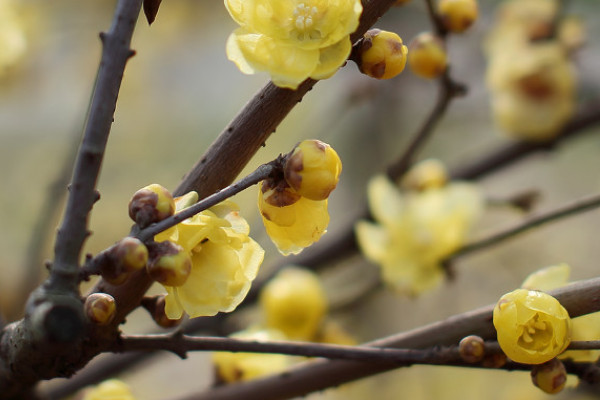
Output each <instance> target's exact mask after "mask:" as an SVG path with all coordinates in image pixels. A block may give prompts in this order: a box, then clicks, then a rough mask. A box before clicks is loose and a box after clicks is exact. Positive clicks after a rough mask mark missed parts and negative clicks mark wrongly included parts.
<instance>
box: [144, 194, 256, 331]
mask: <svg viewBox="0 0 600 400" xmlns="http://www.w3.org/2000/svg"><path fill="white" fill-rule="evenodd" d="M192 193H193V192H192ZM190 197H191V199H190ZM195 199H197V195H196V194H195V193H193V194H188V195H186V196H184V197H180V198H178V199H175V203H176V205H177V206H178V209H180V208H181V205H182V204H187V203H190V202H191V203H193V202H195ZM249 233H250V228H249V226H248V223H247V222H246V220H245V219H244V218H243V217H242V216H240V214H239V208H238V207H237V205H236V204H235V203H233V202H232V201H228V200H226V201H224V202H222V203H219V204H217V205H216V206H213V207H211V208H209V209H208V210H205V211H202V212H201V213H199V214H196V215H195V216H193V217H191V218H188V219H186V220H184V221H182V222H181V223H179V224H177V225H175V226H174V227H172V228H170V229H168V230H166V231H164V232H162V233H160V234H158V235H156V238H155V240H156V241H158V242H160V241H165V240H170V241H172V242H175V243H177V244H178V245H180V246H181V247H183V248H184V249H185V250H186V251H188V252H189V253H190V255H191V258H192V270H191V272H190V275H189V277H188V278H187V280H186V281H185V283H184V284H183V285H182V286H178V287H170V286H165V289H166V290H167V296H166V297H165V313H166V315H167V317H168V318H170V319H179V318H180V317H181V316H182V314H183V312H184V311H185V312H186V313H187V314H188V315H189V316H190V317H192V318H193V317H199V316H209V315H215V314H216V313H218V312H231V311H233V310H234V309H235V308H236V307H237V306H238V304H240V303H241V302H242V300H243V299H244V298H245V297H246V294H247V293H248V291H249V290H250V286H251V284H252V281H253V280H254V278H255V277H256V274H257V273H258V269H259V267H260V265H261V263H262V261H263V257H264V250H263V249H262V248H261V247H260V245H258V243H256V242H255V241H254V240H253V239H252V238H250V237H249V236H248V235H249Z"/></svg>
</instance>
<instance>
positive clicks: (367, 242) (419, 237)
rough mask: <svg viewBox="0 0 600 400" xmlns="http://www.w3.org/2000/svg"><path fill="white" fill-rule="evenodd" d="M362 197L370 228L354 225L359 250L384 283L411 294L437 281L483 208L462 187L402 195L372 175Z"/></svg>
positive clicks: (468, 187) (472, 191) (475, 194)
mask: <svg viewBox="0 0 600 400" xmlns="http://www.w3.org/2000/svg"><path fill="white" fill-rule="evenodd" d="M368 198H369V206H370V208H371V213H372V215H373V217H374V218H375V220H376V223H373V222H369V221H359V222H358V223H357V224H356V226H355V231H356V237H357V240H358V244H359V247H360V249H361V251H362V252H363V254H364V255H365V257H367V259H369V260H371V261H373V262H375V263H377V264H379V266H380V267H381V270H382V274H383V280H384V282H385V283H386V284H388V285H389V286H391V287H392V288H393V289H395V290H396V291H398V292H400V293H407V294H412V295H416V294H419V293H421V292H423V291H425V290H427V289H430V288H433V287H435V286H436V285H437V284H439V283H440V282H441V280H442V277H443V269H442V266H441V262H442V261H443V260H444V259H445V258H446V257H448V256H449V255H450V254H452V253H453V252H454V251H456V250H458V249H459V248H460V247H461V246H462V245H463V244H464V243H465V241H466V239H467V235H468V232H469V230H470V228H471V226H472V225H473V223H474V222H475V221H476V220H477V218H478V217H479V215H480V214H481V211H482V209H483V196H482V194H481V192H480V190H479V189H478V188H477V187H476V186H475V185H472V184H468V183H465V182H453V183H449V184H448V185H446V186H443V187H435V186H433V187H431V188H428V189H425V190H422V191H419V192H406V193H402V192H401V191H400V190H399V188H398V187H396V186H395V185H394V184H393V183H392V182H391V181H390V180H389V179H387V178H386V177H384V176H377V177H375V178H373V179H372V180H371V181H370V182H369V186H368Z"/></svg>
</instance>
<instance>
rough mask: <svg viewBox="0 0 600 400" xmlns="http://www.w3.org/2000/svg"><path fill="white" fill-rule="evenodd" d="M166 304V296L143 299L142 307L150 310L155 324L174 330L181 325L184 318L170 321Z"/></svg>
mask: <svg viewBox="0 0 600 400" xmlns="http://www.w3.org/2000/svg"><path fill="white" fill-rule="evenodd" d="M165 304H166V302H165V296H164V295H160V296H156V297H151V298H144V299H142V306H144V308H145V309H146V310H148V312H149V313H150V315H151V316H152V319H153V320H154V322H156V324H157V325H158V326H160V327H161V328H173V327H175V326H178V325H179V324H181V321H182V320H183V317H181V318H178V319H169V318H168V317H167V314H166V313H165Z"/></svg>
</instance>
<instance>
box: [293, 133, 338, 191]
mask: <svg viewBox="0 0 600 400" xmlns="http://www.w3.org/2000/svg"><path fill="white" fill-rule="evenodd" d="M341 172H342V161H341V160H340V157H339V156H338V154H337V153H336V151H335V150H334V149H333V148H332V147H331V146H330V145H328V144H327V143H323V142H321V141H320V140H316V139H313V140H304V141H302V142H300V143H299V144H298V145H296V147H295V148H294V150H292V153H291V154H290V155H289V157H288V159H287V161H286V163H285V166H284V175H285V180H286V182H287V183H288V184H289V185H290V187H291V188H292V189H294V191H296V192H297V193H298V194H299V195H301V196H303V197H306V198H307V199H310V200H316V201H318V200H325V199H326V198H328V197H329V194H330V193H331V192H332V191H333V189H335V187H336V186H337V183H338V180H339V178H340V173H341Z"/></svg>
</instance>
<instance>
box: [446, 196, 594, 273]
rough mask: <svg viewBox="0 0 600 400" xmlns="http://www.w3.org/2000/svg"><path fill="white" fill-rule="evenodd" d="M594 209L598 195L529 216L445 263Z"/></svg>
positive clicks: (478, 242)
mask: <svg viewBox="0 0 600 400" xmlns="http://www.w3.org/2000/svg"><path fill="white" fill-rule="evenodd" d="M596 207H600V194H596V195H593V196H588V197H585V198H582V199H578V200H576V201H574V202H571V203H569V204H566V205H563V206H561V207H558V208H556V209H554V210H551V211H548V212H545V213H542V214H539V215H533V216H530V217H528V218H526V219H525V221H523V222H521V223H519V224H518V225H517V226H514V227H511V228H509V229H505V230H502V231H500V232H497V233H494V234H492V235H490V236H488V237H486V238H484V239H480V240H477V241H475V242H472V243H470V244H467V245H466V246H464V247H462V248H461V249H460V250H458V251H457V252H455V253H454V254H452V255H451V256H450V257H449V258H448V259H447V260H446V261H447V262H452V261H454V260H455V259H457V258H458V257H461V256H464V255H466V254H469V253H472V252H474V251H478V250H481V249H484V248H487V247H489V246H493V245H496V244H498V243H500V242H502V241H504V240H506V239H509V238H512V237H513V236H516V235H518V234H520V233H523V232H525V231H528V230H530V229H533V228H535V227H537V226H540V225H544V224H547V223H549V222H554V221H556V220H558V219H561V218H563V217H567V216H571V215H576V214H579V213H582V212H585V211H589V210H592V209H594V208H596Z"/></svg>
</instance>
